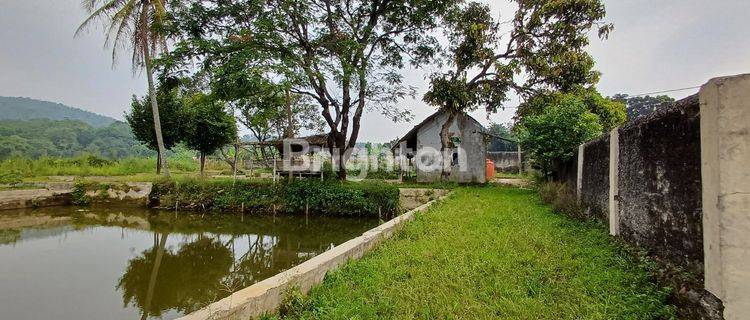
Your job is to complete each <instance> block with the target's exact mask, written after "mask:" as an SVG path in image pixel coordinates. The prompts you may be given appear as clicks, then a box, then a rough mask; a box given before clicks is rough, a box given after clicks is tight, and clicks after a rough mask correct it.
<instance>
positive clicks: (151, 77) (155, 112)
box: [143, 42, 169, 177]
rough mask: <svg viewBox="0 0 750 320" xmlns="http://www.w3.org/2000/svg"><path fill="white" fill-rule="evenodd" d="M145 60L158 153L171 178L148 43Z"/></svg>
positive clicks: (144, 54)
mask: <svg viewBox="0 0 750 320" xmlns="http://www.w3.org/2000/svg"><path fill="white" fill-rule="evenodd" d="M143 59H144V61H145V62H146V77H147V78H148V95H149V98H150V99H151V112H152V114H153V116H154V131H155V133H156V145H157V146H158V149H159V150H158V152H159V154H160V155H164V156H162V157H159V162H161V166H162V168H163V169H164V176H167V177H169V167H168V166H167V157H166V154H167V153H166V148H165V147H164V137H163V136H162V134H161V120H160V119H159V104H158V102H157V101H156V87H155V86H154V75H153V70H152V65H151V63H152V61H151V52H150V48H149V45H148V42H147V43H146V47H145V48H144V49H143Z"/></svg>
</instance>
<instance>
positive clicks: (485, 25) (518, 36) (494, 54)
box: [424, 0, 612, 112]
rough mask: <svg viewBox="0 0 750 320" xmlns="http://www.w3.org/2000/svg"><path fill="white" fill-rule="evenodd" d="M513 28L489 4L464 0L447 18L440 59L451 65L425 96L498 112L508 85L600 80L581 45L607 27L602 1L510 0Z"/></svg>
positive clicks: (444, 105) (526, 91)
mask: <svg viewBox="0 0 750 320" xmlns="http://www.w3.org/2000/svg"><path fill="white" fill-rule="evenodd" d="M514 2H515V3H516V4H517V5H518V9H517V11H516V12H515V15H514V16H513V19H512V20H511V22H510V23H511V30H510V32H509V33H508V34H507V35H505V34H504V33H502V31H503V30H502V27H503V26H504V24H502V23H501V22H500V21H497V20H496V19H495V18H493V15H492V13H491V12H490V8H489V6H487V5H485V4H480V3H477V2H468V3H466V4H464V5H462V6H461V7H458V8H455V9H454V10H452V11H450V12H449V14H448V15H447V17H446V18H445V26H446V28H445V30H446V35H447V37H448V38H449V40H450V43H451V45H450V46H449V48H448V52H449V54H448V55H444V56H443V59H440V60H439V62H440V64H441V65H448V66H451V67H452V68H451V70H449V71H447V72H439V73H435V74H433V75H432V76H431V88H430V90H429V91H428V92H427V94H425V96H424V100H425V101H426V102H428V103H430V104H432V105H434V106H436V107H438V108H440V109H442V110H446V111H450V112H468V111H473V110H476V109H477V108H479V107H484V108H485V109H486V110H487V111H488V112H495V111H497V109H498V108H501V107H502V106H503V103H504V102H505V101H506V100H507V95H508V93H509V92H510V91H512V90H513V91H515V92H516V93H518V94H521V95H522V96H530V95H532V94H534V93H535V92H536V91H537V90H539V89H549V90H559V91H571V90H573V89H575V88H579V87H582V86H588V85H593V84H595V83H597V82H598V81H599V73H598V72H596V71H594V70H593V66H594V61H593V58H591V56H590V55H589V54H588V53H586V52H585V51H584V48H585V47H586V46H587V45H588V44H589V38H588V33H589V31H590V30H591V29H596V30H597V31H598V32H599V35H600V36H601V37H606V36H607V35H608V34H609V32H610V31H611V30H612V25H611V24H606V23H603V22H602V19H603V18H604V16H605V9H604V4H603V3H602V1H601V0H571V1H558V0H515V1H514Z"/></svg>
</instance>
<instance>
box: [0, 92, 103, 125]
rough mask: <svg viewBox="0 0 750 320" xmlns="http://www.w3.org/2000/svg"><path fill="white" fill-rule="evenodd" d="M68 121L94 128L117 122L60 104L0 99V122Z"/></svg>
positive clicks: (33, 100)
mask: <svg viewBox="0 0 750 320" xmlns="http://www.w3.org/2000/svg"><path fill="white" fill-rule="evenodd" d="M38 119H48V120H58V121H59V120H70V121H80V122H84V123H86V124H88V125H89V126H92V127H95V128H103V127H107V126H110V125H112V124H113V123H115V122H117V120H115V119H112V118H110V117H105V116H101V115H98V114H95V113H92V112H88V111H84V110H81V109H77V108H73V107H69V106H66V105H63V104H60V103H54V102H48V101H41V100H36V99H29V98H14V97H0V120H38Z"/></svg>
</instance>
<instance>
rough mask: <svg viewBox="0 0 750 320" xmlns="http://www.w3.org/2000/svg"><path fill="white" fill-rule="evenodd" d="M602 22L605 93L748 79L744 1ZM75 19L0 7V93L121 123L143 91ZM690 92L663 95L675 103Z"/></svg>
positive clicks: (610, 0)
mask: <svg viewBox="0 0 750 320" xmlns="http://www.w3.org/2000/svg"><path fill="white" fill-rule="evenodd" d="M484 1H485V2H487V3H490V4H491V5H492V6H493V9H495V10H496V14H501V16H503V17H509V16H510V15H512V11H511V10H509V8H511V6H509V5H508V4H507V3H506V1H504V0H484ZM605 3H606V5H607V19H606V20H607V21H609V22H612V23H614V24H615V31H614V32H613V33H612V34H611V36H610V38H609V39H608V40H605V41H600V40H598V39H593V41H592V45H591V47H590V50H589V51H590V52H591V54H592V55H593V56H594V58H595V59H596V62H597V66H596V68H597V69H598V70H599V71H601V72H602V73H603V76H602V80H601V82H600V84H599V85H598V88H599V90H600V91H601V92H602V93H603V94H605V95H613V94H616V93H628V94H640V93H647V92H654V91H662V90H670V89H676V88H684V87H693V86H698V85H701V84H703V83H705V82H706V81H707V80H708V79H710V78H712V77H716V76H723V75H732V74H739V73H750V40H749V39H750V38H748V33H750V26H749V25H748V18H750V1H748V0H715V1H708V0H605ZM84 15H85V12H84V11H83V9H81V7H80V0H0V44H2V45H1V46H0V95H2V96H21V97H30V98H35V99H40V100H48V101H53V102H60V103H63V104H66V105H70V106H75V107H78V108H81V109H85V110H89V111H93V112H96V113H99V114H103V115H107V116H111V117H114V118H117V119H122V118H123V117H122V115H123V112H124V111H125V110H127V109H128V108H129V103H130V97H131V95H133V94H134V93H135V94H139V95H141V94H144V93H145V91H146V84H145V83H146V81H145V77H144V76H143V75H135V76H134V75H133V73H132V72H131V68H130V64H129V63H128V62H129V61H128V56H127V55H126V54H123V56H122V59H120V63H119V64H117V65H116V66H115V68H114V69H113V68H112V61H111V55H110V51H109V50H108V49H105V48H103V43H104V37H103V35H102V32H101V30H92V31H91V32H89V33H87V34H83V35H82V36H79V37H77V38H74V37H73V34H74V31H75V29H76V27H77V26H78V24H79V23H80V22H81V21H82V20H83V18H84ZM426 72H429V71H424V70H407V71H404V73H405V75H406V79H407V81H408V83H409V84H411V85H414V86H416V87H418V88H419V91H418V98H417V99H416V100H411V99H409V100H405V101H403V102H402V106H403V107H407V108H409V109H410V110H412V111H413V113H414V114H415V115H416V118H415V120H414V122H419V121H421V119H423V118H424V117H426V116H427V115H429V114H430V113H432V112H433V111H434V108H433V107H430V106H427V105H425V104H424V103H423V102H421V95H422V94H423V93H424V92H425V90H426V88H427V81H425V80H424V76H425V74H426ZM695 92H697V89H693V90H687V91H680V92H673V93H669V95H671V96H673V97H675V98H681V97H684V96H687V95H689V94H692V93H695ZM517 104H518V101H517V99H513V100H511V101H510V102H508V104H507V106H508V107H511V108H509V109H508V110H506V111H501V112H499V113H498V114H494V115H491V116H490V120H487V115H486V114H484V112H476V113H474V114H473V115H474V116H475V117H476V118H477V119H478V120H480V121H481V122H483V123H485V124H487V123H489V121H495V122H501V123H506V122H509V121H510V119H511V117H512V116H513V112H514V109H512V107H514V106H516V105H517ZM413 125H414V124H413V123H398V124H393V123H392V122H390V121H389V120H387V119H385V118H384V117H382V116H379V115H377V114H374V113H370V114H367V115H365V116H364V117H363V125H362V133H361V135H360V137H361V138H360V141H375V142H384V141H388V140H391V139H394V138H396V137H397V136H399V135H402V134H404V133H405V132H406V131H408V129H410V128H411V127H412V126H413Z"/></svg>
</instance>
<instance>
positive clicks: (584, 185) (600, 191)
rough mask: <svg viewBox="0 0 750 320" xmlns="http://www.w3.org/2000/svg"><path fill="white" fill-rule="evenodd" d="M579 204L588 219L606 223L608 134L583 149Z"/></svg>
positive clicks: (607, 213) (607, 207)
mask: <svg viewBox="0 0 750 320" xmlns="http://www.w3.org/2000/svg"><path fill="white" fill-rule="evenodd" d="M583 148H584V149H583V154H584V156H583V175H582V179H581V203H582V204H583V205H584V207H586V209H587V210H586V211H587V212H586V214H587V215H588V217H589V218H592V219H596V220H599V221H605V222H606V221H607V219H608V217H609V134H606V135H603V136H601V137H599V138H598V139H596V140H593V141H591V142H588V143H586V145H585V146H584V147H583Z"/></svg>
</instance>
